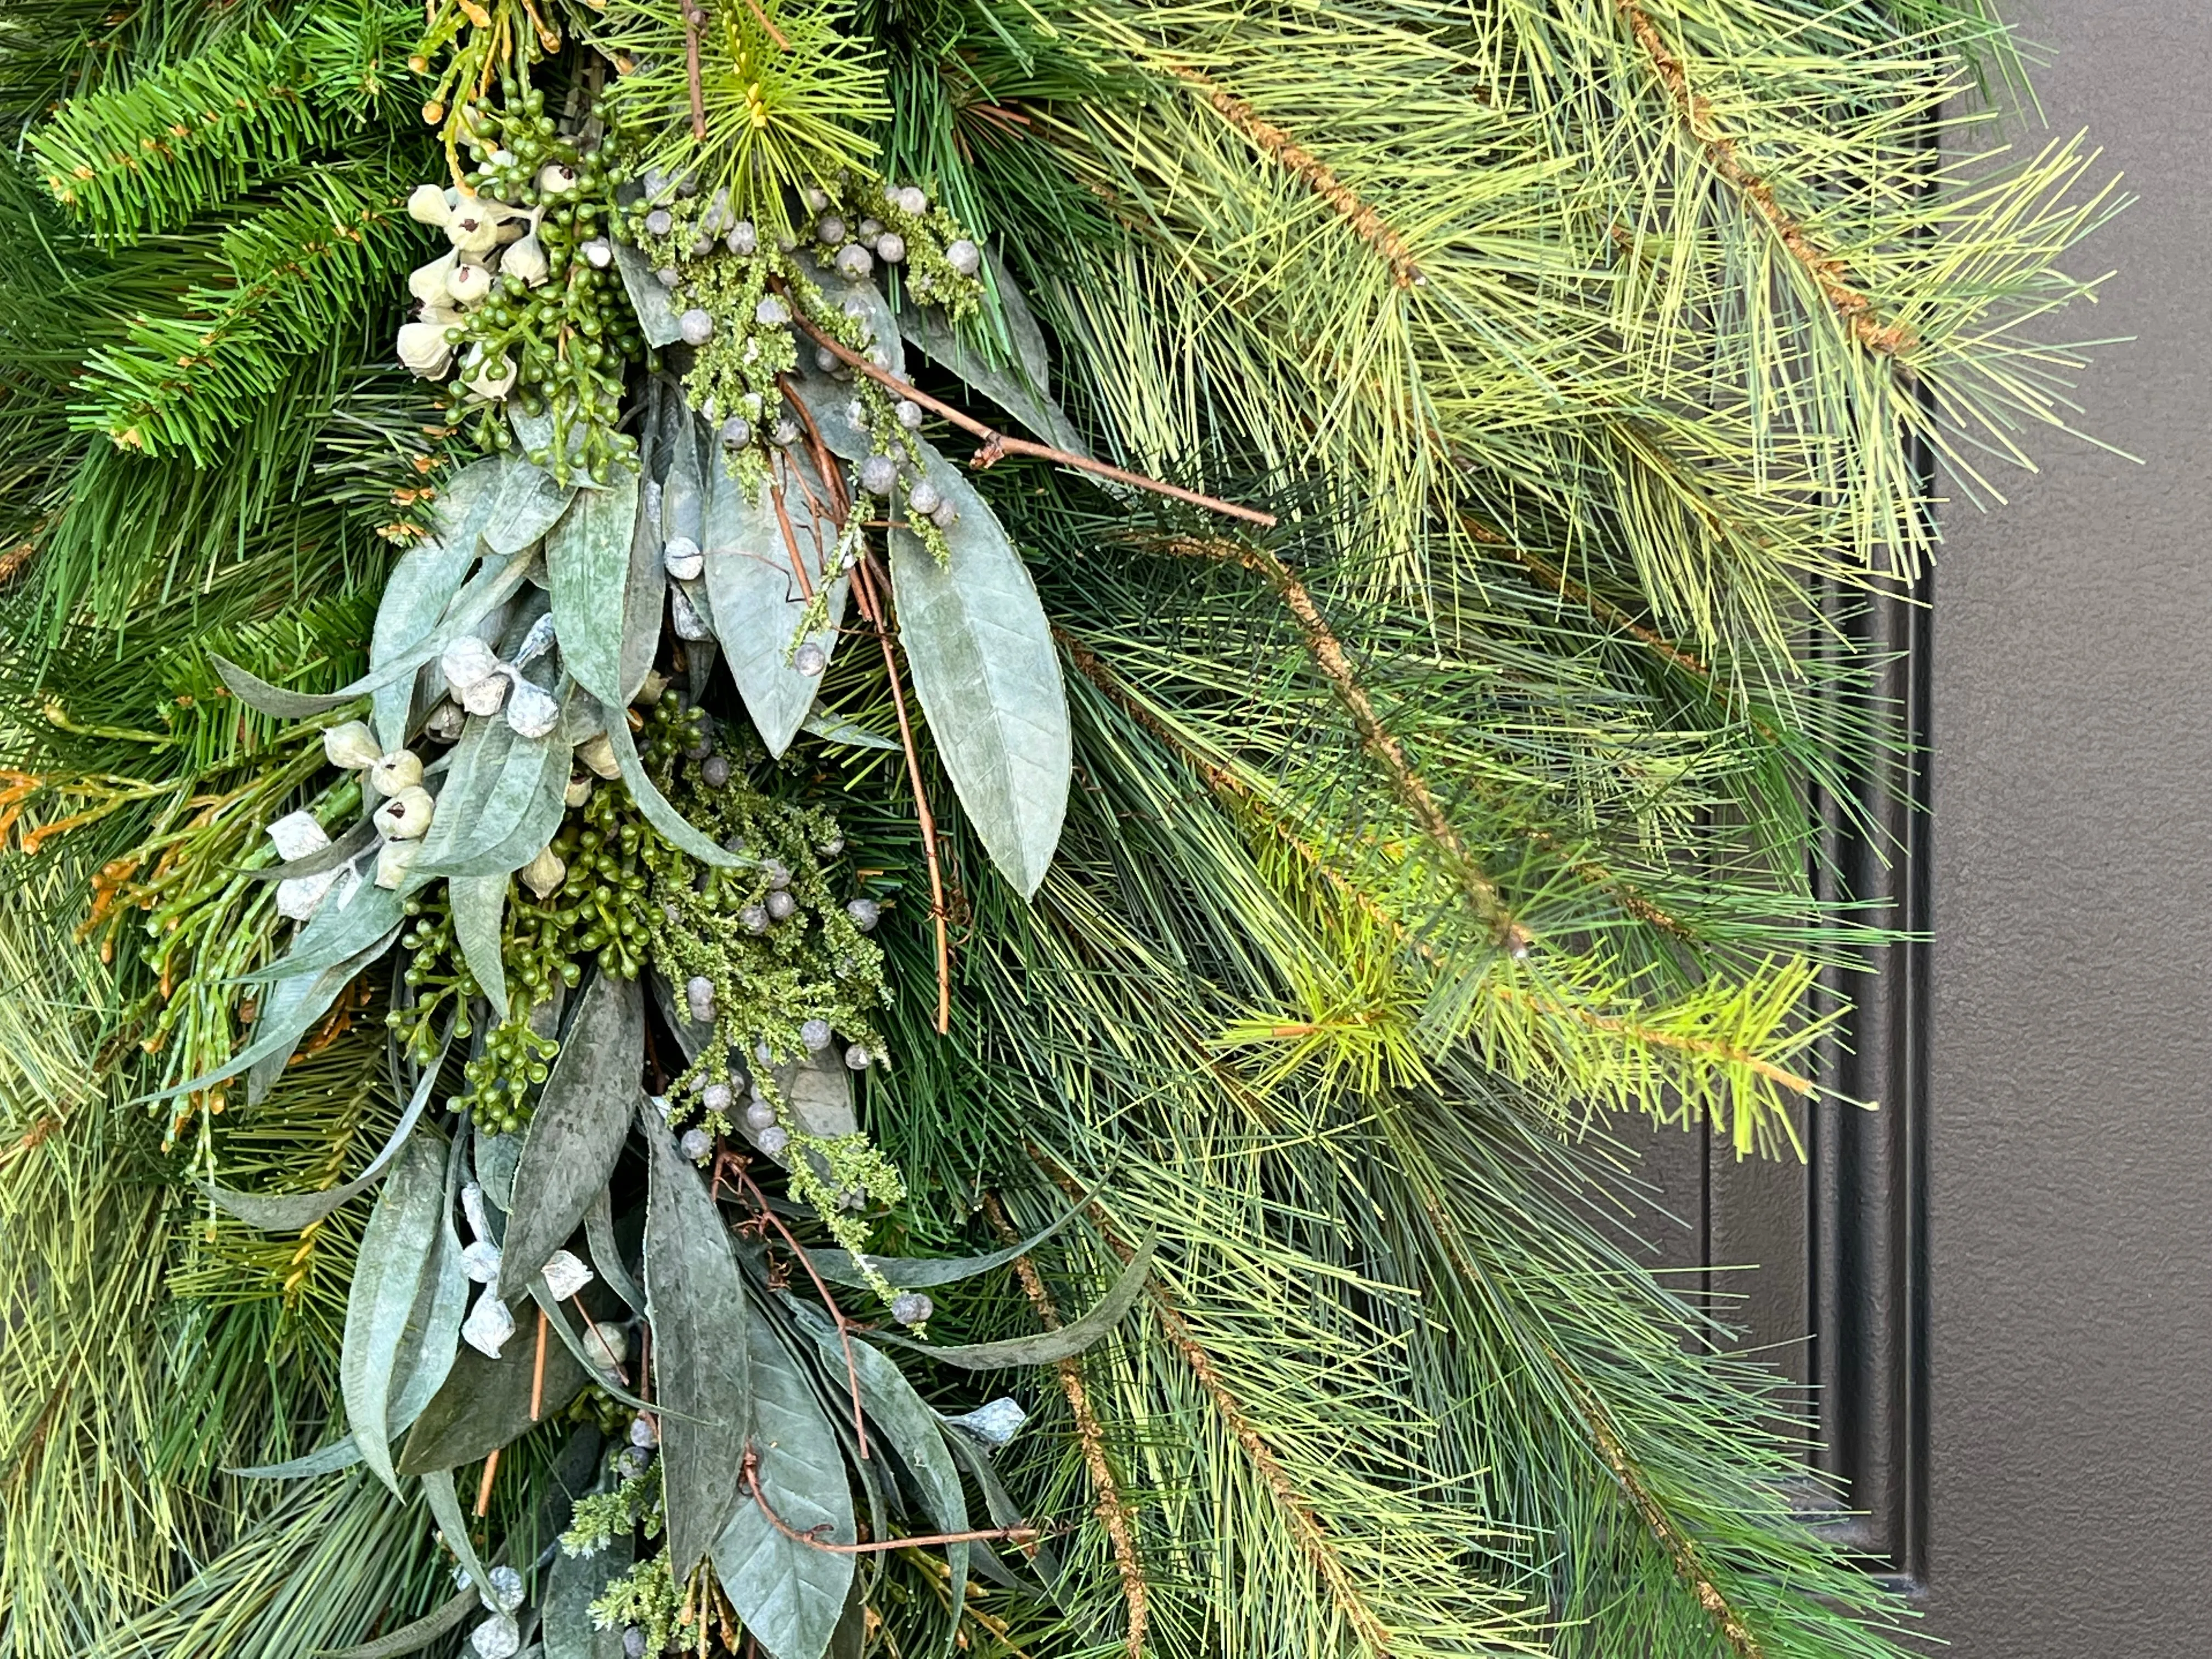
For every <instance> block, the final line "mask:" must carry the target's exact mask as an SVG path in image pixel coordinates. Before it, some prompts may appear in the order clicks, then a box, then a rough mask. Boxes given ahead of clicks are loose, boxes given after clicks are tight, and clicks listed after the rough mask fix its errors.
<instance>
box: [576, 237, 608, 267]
mask: <svg viewBox="0 0 2212 1659" xmlns="http://www.w3.org/2000/svg"><path fill="white" fill-rule="evenodd" d="M576 252H579V253H580V254H582V255H583V256H584V263H585V264H587V265H589V266H591V268H592V270H605V269H606V268H607V267H608V266H609V265H611V264H614V262H615V245H614V244H613V243H612V242H610V241H609V240H607V239H606V238H605V237H604V236H594V237H592V240H590V241H588V242H586V243H585V244H584V245H583V246H581V247H580V248H578V249H577V250H576Z"/></svg>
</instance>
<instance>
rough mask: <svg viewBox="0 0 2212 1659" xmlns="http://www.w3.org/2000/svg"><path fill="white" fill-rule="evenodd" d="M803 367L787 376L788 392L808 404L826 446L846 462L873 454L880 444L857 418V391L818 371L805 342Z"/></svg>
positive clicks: (801, 345)
mask: <svg viewBox="0 0 2212 1659" xmlns="http://www.w3.org/2000/svg"><path fill="white" fill-rule="evenodd" d="M785 381H786V387H785V389H786V390H787V391H789V392H796V393H797V395H798V398H799V402H800V403H802V404H805V405H806V412H807V414H808V415H810V416H812V417H813V422H814V429H815V431H816V432H817V433H819V434H820V435H821V437H822V447H823V448H824V449H826V450H828V451H829V453H831V454H832V455H835V456H836V457H837V458H838V459H840V460H846V461H857V460H859V459H861V458H862V457H863V456H866V455H867V454H869V453H872V452H873V451H874V449H875V448H876V441H875V440H874V439H873V438H872V437H871V436H869V435H868V433H867V430H866V428H864V427H862V426H861V425H860V422H858V421H856V420H854V418H853V417H854V414H855V412H856V411H857V410H858V409H859V407H860V405H859V403H858V400H857V399H855V398H854V395H853V388H852V387H851V386H849V385H848V384H847V383H846V382H844V381H842V380H836V379H833V378H832V377H831V376H829V374H824V373H823V371H822V370H821V369H819V368H816V367H815V366H814V354H813V352H812V351H811V350H810V349H808V345H807V343H806V342H805V340H801V341H800V342H799V368H797V370H795V371H794V372H793V373H792V374H788V375H787V376H785Z"/></svg>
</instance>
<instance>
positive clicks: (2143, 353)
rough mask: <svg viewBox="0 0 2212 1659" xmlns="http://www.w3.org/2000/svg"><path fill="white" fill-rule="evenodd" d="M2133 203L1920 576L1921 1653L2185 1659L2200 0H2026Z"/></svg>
mask: <svg viewBox="0 0 2212 1659" xmlns="http://www.w3.org/2000/svg"><path fill="white" fill-rule="evenodd" d="M2008 11H2010V12H2012V13H2013V14H2014V15H2015V18H2016V20H2017V21H2021V22H2022V23H2023V25H2024V27H2025V28H2026V30H2027V32H2028V33H2031V34H2032V35H2033V36H2034V37H2035V38H2037V39H2039V40H2043V41H2045V42H2047V43H2049V44H2050V45H2051V46H2053V47H2055V48H2057V52H2058V53H2059V56H2058V57H2057V61H2056V62H2055V63H2054V64H2052V65H2051V67H2050V68H2049V69H2048V70H2045V71H2044V72H2043V73H2042V74H2041V76H2039V88H2040V90H2041V92H2042V94H2043V98H2044V104H2045V110H2046V111H2047V112H2048V115H2049V118H2050V125H2051V129H2052V130H2053V131H2058V132H2071V131H2075V129H2077V128H2079V127H2083V126H2086V127H2087V128H2089V129H2090V130H2091V131H2092V133H2093V136H2094V137H2095V138H2096V139H2097V140H2099V141H2100V142H2101V143H2103V144H2104V145H2105V146H2106V156H2107V160H2108V161H2109V162H2110V163H2111V164H2112V166H2113V167H2117V168H2119V169H2121V170H2123V171H2124V173H2125V174H2126V181H2127V184H2128V185H2129V186H2130V188H2131V189H2132V190H2134V191H2136V193H2137V194H2138V195H2139V196H2140V197H2142V201H2141V202H2140V203H2139V204H2137V205H2136V207H2135V208H2134V209H2133V210H2130V212H2129V213H2128V214H2127V215H2126V216H2124V218H2123V219H2122V220H2121V221H2120V222H2118V224H2117V225H2116V226H2114V227H2112V228H2111V229H2110V230H2109V231H2107V232H2106V234H2104V235H2103V236H2101V237H2100V238H2099V239H2098V240H2097V241H2096V242H2095V243H2094V245H2093V247H2092V249H2091V250H2090V252H2088V254H2087V257H2086V258H2085V259H2082V260H2081V261H2077V262H2076V264H2075V269H2076V270H2084V271H2087V270H2104V269H2107V268H2117V269H2118V276H2117V277H2116V278H2115V279H2114V281H2113V282H2112V284H2111V285H2110V287H2109V289H2108V290H2107V292H2106V299H2105V302H2104V303H2103V304H2101V305H2100V306H2099V307H2097V308H2096V310H2095V311H2094V312H2093V313H2091V314H2090V315H2088V316H2087V317H2085V318H2082V319H2081V320H2080V322H2079V323H2078V325H2075V324H2069V328H2078V331H2079V335H2080V337H2089V336H2093V335H2094V336H2106V335H2121V334H2125V335H2133V336H2136V337H2137V339H2136V343H2131V344H2126V345H2116V346H2111V347H2106V348H2102V349H2100V350H2099V351H2098V352H2097V354H2096V357H2097V362H2096V364H2095V366H2094V367H2093V368H2092V369H2091V370H2089V371H2088V372H2087V374H2084V375H2083V376H2082V377H2081V401H2082V402H2083V403H2084V404H2086V405H2087V408H2088V410H2089V413H2088V416H2087V425H2088V426H2089V427H2090V428H2092V429H2093V430H2094V431H2095V432H2097V433H2098V434H2099V435H2100V436H2102V437H2104V438H2106V439H2107V440H2108V441H2112V443H2114V444H2116V445H2118V447H2122V448H2124V449H2126V450H2128V451H2129V452H2130V453H2133V454H2134V455H2136V456H2138V457H2140V458H2142V461H2143V463H2144V465H2141V466H2135V465H2128V464H2126V463H2124V462H2121V461H2118V460H2115V459H2112V458H2110V457H2108V456H2106V455H2104V454H2101V453H2098V452H2096V451H2094V450H2091V449H2087V448H2085V447H2080V446H2076V445H2073V444H2070V443H2067V442H2063V441H2059V442H2053V441H2049V440H2047V439H2045V440H2042V441H2038V442H2037V443H2036V445H2035V448H2036V452H2037V453H2038V454H2039V456H2040V457H2042V458H2044V463H2045V464H2044V469H2043V471H2042V474H2041V476H2040V477H2033V478H2016V479H2015V480H2012V481H2010V482H2009V483H2008V485H2007V488H2008V489H2009V491H2010V493H2011V494H2012V495H2013V498H2014V504H2013V505H2012V506H2011V507H2009V508H2007V509H2005V510H2003V511H2001V512H1998V513H1994V514H1992V515H1990V516H1989V517H1986V518H1983V517H1978V516H1977V515H1976V514H1974V513H1973V512H1972V510H1971V509H1963V508H1962V509H1954V510H1953V511H1951V512H1949V513H1948V514H1947V515H1946V521H1947V540H1948V546H1947V548H1946V550H1945V552H1944V555H1943V557H1942V562H1941V564H1940V566H1939V568H1938V573H1937V575H1936V623H1935V640H1936V650H1935V675H1936V696H1935V735H1936V769H1935V775H1934V776H1935V794H1936V946H1935V954H1934V963H1935V1015H1934V1026H1935V1031H1934V1051H1933V1052H1934V1072H1933V1077H1932V1086H1931V1091H1930V1104H1931V1109H1932V1118H1931V1126H1932V1127H1931V1148H1930V1178H1931V1187H1930V1194H1929V1211H1930V1216H1931V1224H1930V1231H1931V1237H1932V1247H1933V1252H1934V1271H1933V1274H1932V1280H1933V1285H1934V1314H1933V1360H1932V1370H1933V1376H1934V1383H1933V1391H1932V1401H1933V1407H1932V1409H1933V1419H1932V1448H1931V1450H1932V1461H1931V1468H1932V1481H1933V1486H1932V1504H1931V1510H1932V1515H1931V1522H1930V1543H1931V1547H1932V1567H1931V1575H1930V1576H1931V1583H1930V1585H1929V1592H1930V1593H1929V1601H1928V1609H1929V1615H1930V1618H1929V1623H1930V1626H1931V1627H1932V1629H1933V1631H1934V1632H1935V1633H1936V1634H1938V1635H1941V1636H1943V1637H1946V1638H1949V1640H1950V1642H1951V1643H1952V1644H1953V1645H1952V1647H1951V1650H1950V1651H1951V1653H1952V1654H1954V1656H1956V1659H2072V1656H2076V1655H2081V1656H2097V1659H2107V1656H2110V1659H2204V1656H2207V1655H2212V1527H2209V1526H2208V1523H2207V1516H2206V1508H2207V1500H2208V1499H2212V1030H2208V1028H2212V996H2208V994H2207V993H2208V988H2209V987H2208V980H2212V972H2208V969H2212V260H2208V258H2207V253H2208V248H2212V222H2208V221H2212V206H2209V205H2208V204H2212V0H2028V3H2015V5H2013V6H2010V7H2008Z"/></svg>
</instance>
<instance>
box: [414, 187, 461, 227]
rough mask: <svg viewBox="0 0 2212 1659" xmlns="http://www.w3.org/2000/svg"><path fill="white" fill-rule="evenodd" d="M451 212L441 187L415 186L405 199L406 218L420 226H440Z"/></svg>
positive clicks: (443, 189)
mask: <svg viewBox="0 0 2212 1659" xmlns="http://www.w3.org/2000/svg"><path fill="white" fill-rule="evenodd" d="M407 216H408V217H409V218H410V219H412V220H414V221H415V222H416V223H417V224H420V225H442V224H444V223H445V222H446V221H447V219H449V218H451V217H452V216H453V209H452V208H451V207H450V206H448V205H447V202H446V191H445V186H444V185H416V186H415V189H414V191H412V193H410V195H409V196H408V197H407Z"/></svg>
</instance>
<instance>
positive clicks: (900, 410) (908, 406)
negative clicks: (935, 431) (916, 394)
mask: <svg viewBox="0 0 2212 1659" xmlns="http://www.w3.org/2000/svg"><path fill="white" fill-rule="evenodd" d="M892 412H893V413H894V414H896V416H898V423H899V424H900V425H901V426H902V427H904V428H906V429H907V430H908V431H909V432H919V431H920V430H921V422H922V421H923V419H924V416H923V414H922V409H921V404H918V403H916V402H915V400H914V399H913V398H901V399H900V400H899V405H898V407H897V408H896V410H893V411H892Z"/></svg>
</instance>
